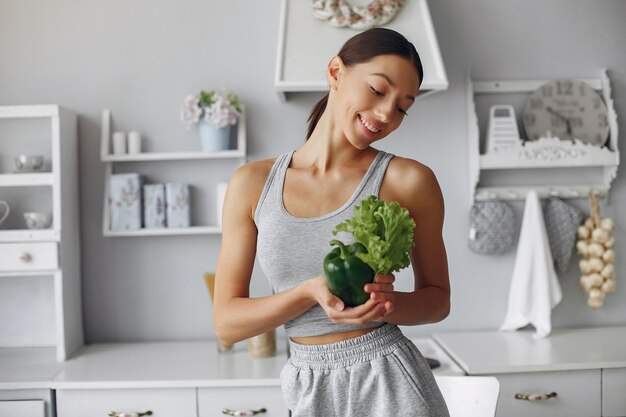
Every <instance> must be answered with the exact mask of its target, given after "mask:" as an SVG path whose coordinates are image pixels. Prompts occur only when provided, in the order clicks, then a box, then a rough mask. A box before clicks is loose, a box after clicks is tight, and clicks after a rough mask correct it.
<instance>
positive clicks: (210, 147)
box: [180, 89, 242, 152]
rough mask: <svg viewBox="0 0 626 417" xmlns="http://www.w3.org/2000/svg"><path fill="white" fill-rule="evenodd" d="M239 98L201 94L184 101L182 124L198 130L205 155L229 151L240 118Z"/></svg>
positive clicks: (211, 92)
mask: <svg viewBox="0 0 626 417" xmlns="http://www.w3.org/2000/svg"><path fill="white" fill-rule="evenodd" d="M241 113H242V110H241V104H240V102H239V97H237V95H236V94H235V93H233V92H232V91H230V90H226V89H222V90H219V91H214V90H208V91H205V90H202V91H200V92H199V93H198V94H197V95H195V96H194V95H188V96H187V97H185V99H184V100H183V106H182V108H181V111H180V120H181V121H182V122H183V124H184V125H185V127H186V128H187V129H189V128H191V126H193V125H197V126H198V131H199V133H200V144H201V147H202V150H203V151H208V152H215V151H221V150H225V149H228V148H229V143H230V129H231V126H233V125H235V124H237V120H238V119H239V116H241Z"/></svg>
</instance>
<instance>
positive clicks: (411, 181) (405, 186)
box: [381, 155, 440, 202]
mask: <svg viewBox="0 0 626 417" xmlns="http://www.w3.org/2000/svg"><path fill="white" fill-rule="evenodd" d="M383 192H384V196H383V198H384V199H388V200H394V201H400V202H401V201H402V200H403V199H411V198H412V197H413V196H415V195H424V194H427V195H433V194H438V193H440V187H439V183H438V181H437V177H436V176H435V173H434V172H433V170H432V169H431V168H430V167H428V166H427V165H425V164H423V163H421V162H419V161H416V160H414V159H411V158H405V157H401V156H397V155H394V157H393V158H391V160H390V161H389V165H388V166H387V171H386V173H385V178H384V181H383V184H382V188H381V193H383Z"/></svg>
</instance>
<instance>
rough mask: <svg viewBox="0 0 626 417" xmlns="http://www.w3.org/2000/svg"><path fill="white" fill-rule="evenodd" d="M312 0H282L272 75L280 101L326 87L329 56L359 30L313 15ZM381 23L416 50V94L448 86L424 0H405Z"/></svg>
mask: <svg viewBox="0 0 626 417" xmlns="http://www.w3.org/2000/svg"><path fill="white" fill-rule="evenodd" d="M311 3H312V2H311V1H310V0H282V4H281V16H280V29H279V34H278V49H277V56H276V76H275V80H274V85H275V87H276V92H277V93H278V95H279V97H280V98H281V99H282V100H286V99H287V96H288V94H289V93H295V92H304V91H328V88H329V87H328V82H327V80H326V66H327V65H328V61H329V60H330V58H331V57H333V56H334V55H335V54H337V52H339V49H340V48H341V46H342V45H343V44H344V43H345V42H346V41H347V40H348V39H349V38H351V37H352V36H354V35H355V34H357V33H359V31H357V30H353V29H348V28H335V27H332V26H330V25H329V24H328V23H326V22H324V21H322V20H319V19H317V18H315V17H314V16H313V6H312V4H311ZM384 27H387V28H389V29H393V30H396V31H398V32H400V33H402V34H403V35H404V36H406V38H407V39H408V40H409V41H411V42H412V43H413V45H415V48H416V49H417V51H418V52H419V54H420V58H421V59H422V65H423V66H424V73H425V78H424V80H423V82H422V85H421V87H420V94H419V95H418V98H423V97H425V96H427V95H429V94H432V93H435V92H437V91H442V90H446V89H447V88H448V77H447V75H446V71H445V68H444V66H443V61H442V59H441V52H440V51H439V43H438V42H437V37H436V35H435V30H434V28H433V23H432V19H431V17H430V11H429V9H428V4H427V3H426V0H405V4H404V5H403V6H402V8H401V9H400V10H399V11H398V13H397V15H396V16H395V17H394V18H393V20H392V21H391V22H389V23H388V24H386V25H384Z"/></svg>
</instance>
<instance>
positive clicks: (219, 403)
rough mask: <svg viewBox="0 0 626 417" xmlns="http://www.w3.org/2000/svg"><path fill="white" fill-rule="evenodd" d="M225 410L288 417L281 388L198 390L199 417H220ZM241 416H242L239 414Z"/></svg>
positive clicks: (270, 416)
mask: <svg viewBox="0 0 626 417" xmlns="http://www.w3.org/2000/svg"><path fill="white" fill-rule="evenodd" d="M225 409H228V410H231V411H233V412H234V413H235V414H231V415H238V414H237V413H236V412H237V411H249V410H254V411H258V410H260V409H265V410H266V411H265V412H264V413H262V414H260V415H262V416H264V417H288V416H289V409H288V408H287V406H286V405H285V401H284V400H283V393H282V390H281V388H280V386H267V387H264V386H259V387H220V388H201V389H199V390H198V417H220V416H223V415H224V414H223V411H224V410H225ZM239 415H240V414H239Z"/></svg>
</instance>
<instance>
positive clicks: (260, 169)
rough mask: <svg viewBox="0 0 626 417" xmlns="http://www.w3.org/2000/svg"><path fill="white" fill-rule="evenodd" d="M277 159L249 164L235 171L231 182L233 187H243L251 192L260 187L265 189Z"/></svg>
mask: <svg viewBox="0 0 626 417" xmlns="http://www.w3.org/2000/svg"><path fill="white" fill-rule="evenodd" d="M276 159H277V158H270V159H261V160H258V161H252V162H248V163H247V164H244V165H242V166H240V167H239V168H237V169H236V170H235V172H234V173H233V175H232V177H231V179H230V182H231V183H232V184H233V185H238V186H243V187H244V189H246V190H247V191H251V190H252V189H254V188H258V187H259V186H260V188H261V189H263V185H264V184H265V181H266V180H267V176H268V175H269V173H270V171H271V170H272V167H273V166H274V163H275V162H276Z"/></svg>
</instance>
